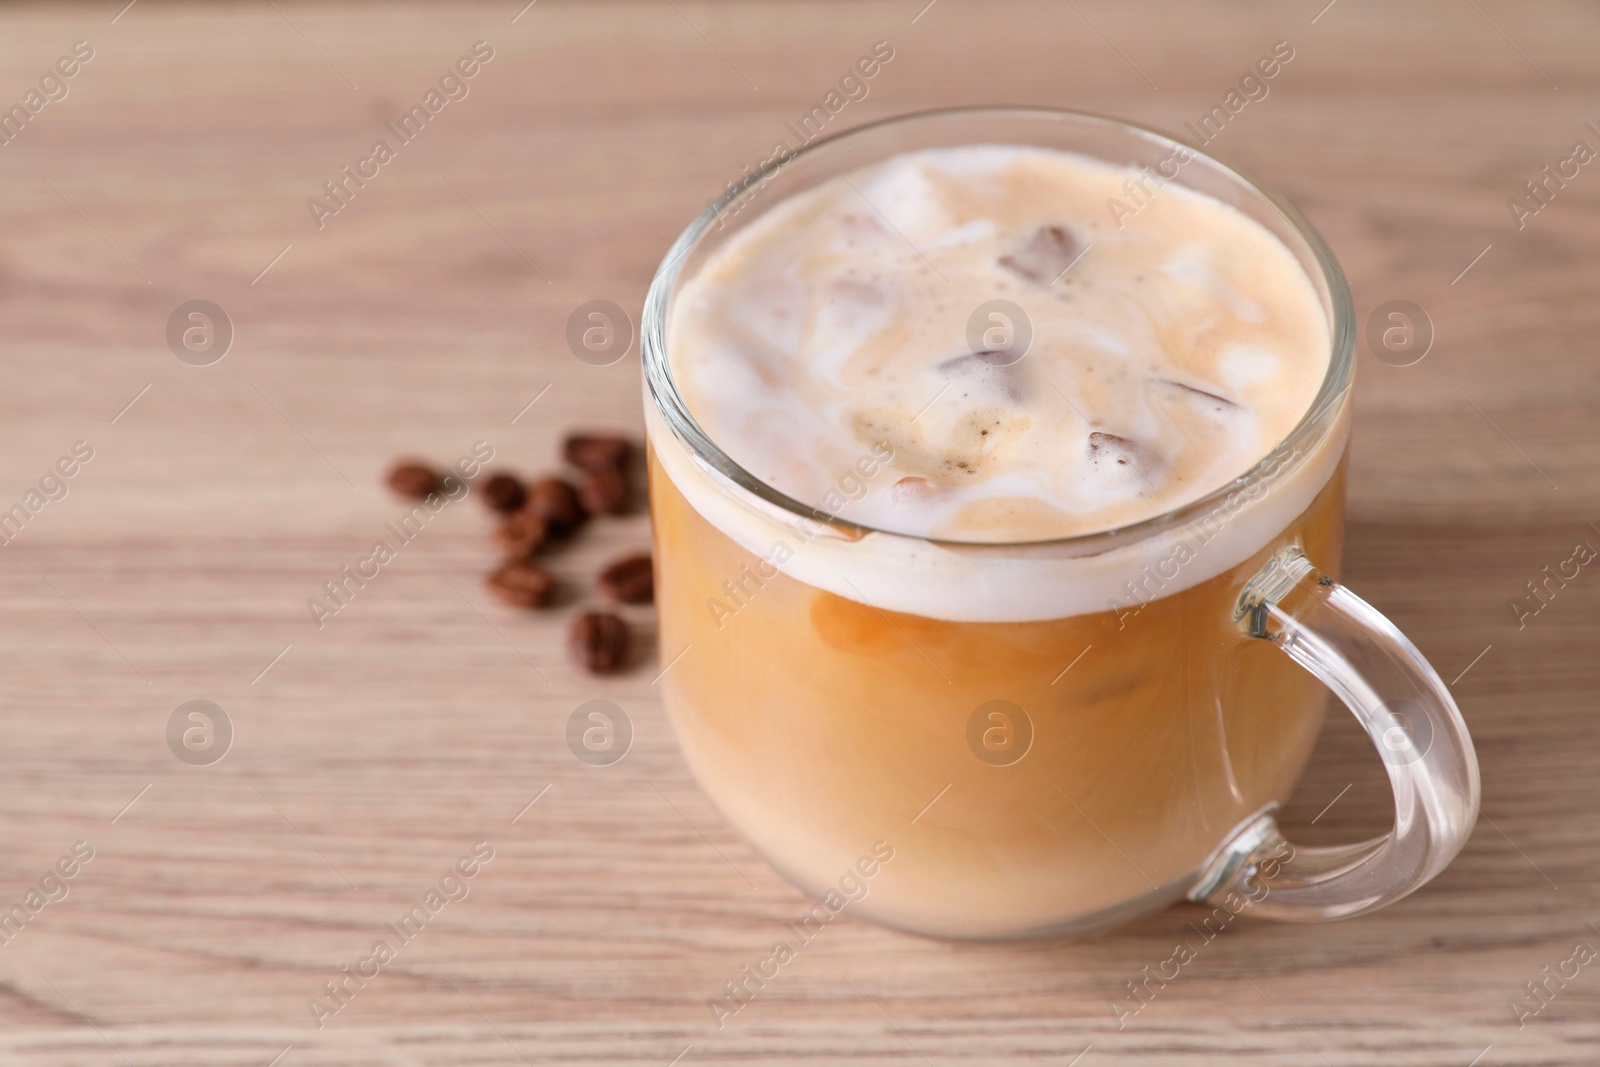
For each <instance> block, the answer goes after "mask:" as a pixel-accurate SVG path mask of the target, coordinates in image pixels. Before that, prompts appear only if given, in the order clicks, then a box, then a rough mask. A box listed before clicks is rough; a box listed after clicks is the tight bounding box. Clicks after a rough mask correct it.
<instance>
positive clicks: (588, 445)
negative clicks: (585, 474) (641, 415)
mask: <svg viewBox="0 0 1600 1067" xmlns="http://www.w3.org/2000/svg"><path fill="white" fill-rule="evenodd" d="M561 450H562V454H563V455H565V456H566V458H567V462H568V463H570V464H572V465H573V466H574V467H577V468H578V469H579V470H585V471H602V470H619V469H621V468H623V467H626V466H627V465H628V457H629V456H630V455H632V454H633V445H632V443H631V442H629V441H628V439H627V438H625V437H614V436H611V435H609V434H573V435H572V436H571V437H568V438H567V440H566V442H565V443H564V444H563V445H562V449H561Z"/></svg>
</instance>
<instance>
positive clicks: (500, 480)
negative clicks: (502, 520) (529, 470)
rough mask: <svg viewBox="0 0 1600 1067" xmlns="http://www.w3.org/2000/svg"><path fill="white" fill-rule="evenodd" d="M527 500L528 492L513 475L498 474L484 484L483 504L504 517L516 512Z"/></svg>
mask: <svg viewBox="0 0 1600 1067" xmlns="http://www.w3.org/2000/svg"><path fill="white" fill-rule="evenodd" d="M527 499H528V493H527V490H525V489H523V488H522V482H521V481H520V480H519V479H517V478H516V477H515V476H513V475H510V474H496V475H494V476H493V477H491V478H490V479H489V480H488V481H487V482H485V483H484V484H483V502H484V503H485V504H488V505H489V506H490V507H491V508H493V509H494V510H496V511H498V512H500V514H502V515H507V514H510V513H511V512H513V511H516V510H517V509H518V508H520V507H521V506H522V504H523V502H524V501H526V500H527Z"/></svg>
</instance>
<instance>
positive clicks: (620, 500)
mask: <svg viewBox="0 0 1600 1067" xmlns="http://www.w3.org/2000/svg"><path fill="white" fill-rule="evenodd" d="M578 499H579V500H580V501H581V502H582V503H583V508H584V510H585V511H587V512H588V513H589V514H591V515H621V514H622V513H623V512H624V511H627V510H628V477H627V475H625V474H623V473H622V470H621V469H620V468H617V469H612V470H598V471H590V472H589V473H588V474H586V475H584V478H583V485H582V487H581V488H579V490H578Z"/></svg>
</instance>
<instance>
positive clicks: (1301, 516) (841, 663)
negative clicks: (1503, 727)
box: [641, 109, 1479, 938]
mask: <svg viewBox="0 0 1600 1067" xmlns="http://www.w3.org/2000/svg"><path fill="white" fill-rule="evenodd" d="M971 144H1014V145H1030V146H1041V147H1047V148H1054V149H1062V150H1065V151H1069V152H1075V153H1078V154H1080V155H1085V156H1089V157H1092V158H1095V159H1100V160H1104V161H1107V162H1110V163H1113V164H1119V165H1123V166H1131V167H1141V166H1143V167H1148V168H1150V170H1151V172H1152V173H1154V174H1159V175H1160V176H1161V178H1162V180H1163V181H1174V182H1178V183H1180V184H1182V185H1184V186H1187V187H1189V188H1191V189H1194V190H1197V191H1199V192H1201V193H1204V194H1206V195H1209V196H1211V197H1213V198H1215V199H1217V200H1220V201H1222V202H1223V203H1225V204H1229V205H1231V206H1233V207H1235V208H1236V209H1238V210H1239V211H1241V212H1243V213H1244V214H1246V215H1248V216H1249V217H1250V218H1252V219H1254V220H1255V221H1257V222H1258V223H1260V224H1261V225H1262V226H1265V227H1266V228H1267V229H1268V230H1269V231H1271V232H1272V233H1273V234H1275V235H1276V236H1277V237H1278V238H1279V239H1280V240H1281V241H1282V242H1283V243H1284V245H1285V246H1286V247H1288V248H1289V250H1290V251H1291V252H1292V253H1293V254H1294V256H1295V257H1296V258H1297V259H1298V261H1299V263H1300V264H1301V266H1302V267H1303V269H1304V270H1305V272H1306V275H1307V276H1308V278H1309V279H1310V280H1311V282H1312V285H1313V287H1314V288H1315V290H1316V292H1317V293H1318V295H1319V296H1320V298H1321V301H1322V304H1323V308H1324V311H1325V313H1326V315H1327V321H1328V326H1329V335H1330V337H1331V338H1332V351H1331V353H1330V359H1329V362H1328V371H1327V376H1326V378H1325V380H1324V381H1323V382H1322V386H1321V389H1320V391H1319V392H1318V393H1317V395H1316V398H1315V400H1314V401H1313V402H1312V404H1311V406H1310V408H1309V409H1308V410H1306V411H1305V412H1304V415H1303V417H1302V418H1301V419H1300V421H1299V423H1298V425H1297V426H1296V427H1295V428H1294V430H1293V432H1291V433H1290V434H1289V436H1288V437H1287V438H1285V439H1284V441H1283V442H1281V443H1280V444H1279V445H1278V446H1277V447H1276V448H1275V449H1273V450H1272V452H1271V453H1269V454H1268V455H1266V456H1264V457H1262V458H1261V461H1260V462H1259V463H1258V464H1257V465H1256V466H1255V467H1253V468H1252V469H1251V470H1249V471H1248V472H1246V473H1245V474H1243V475H1241V476H1240V477H1238V478H1236V479H1235V480H1234V481H1232V482H1230V483H1229V484H1227V485H1225V486H1223V487H1222V488H1220V489H1218V490H1217V491H1215V492H1213V493H1211V494H1209V495H1207V496H1205V497H1203V498H1202V499H1199V500H1196V501H1194V502H1192V503H1190V504H1186V505H1184V506H1182V507H1179V508H1176V509H1174V510H1172V511H1169V512H1168V513H1166V514H1163V515H1159V516H1156V517H1154V518H1150V519H1147V520H1145V521H1142V522H1138V523H1135V524H1132V525H1129V526H1126V527H1123V528H1121V529H1116V530H1108V531H1105V532H1102V533H1095V534H1090V535H1085V536H1077V537H1069V538H1064V539H1060V540H1054V541H1048V542H1032V543H1024V544H977V543H957V542H950V541H939V540H933V539H926V538H917V537H909V536H905V535H902V534H896V533H892V532H887V531H883V530H876V529H871V528H867V527H863V526H861V525H858V524H855V523H852V522H849V521H846V520H843V519H841V518H839V517H838V516H837V515H836V514H834V513H833V511H836V510H837V508H836V507H835V508H833V509H832V510H830V508H829V506H828V504H829V502H828V501H827V500H824V501H821V502H816V503H807V502H803V501H799V500H794V499H791V498H789V497H787V496H785V495H784V494H783V493H781V492H779V491H778V490H777V489H775V488H774V487H773V486H771V485H770V484H767V483H765V482H763V481H762V480H761V479H759V478H757V477H755V476H753V475H752V474H751V473H750V472H748V471H746V470H745V469H743V468H742V467H740V466H739V464H737V463H735V462H734V461H733V460H732V459H730V458H729V457H728V455H727V454H725V453H724V452H723V451H722V449H721V448H719V447H718V444H717V442H715V441H713V440H712V439H711V438H710V437H709V436H708V435H707V434H706V433H705V431H704V430H703V429H702V428H701V427H700V425H699V424H698V423H697V422H696V420H695V417H694V414H693V413H692V412H691V411H689V410H688V409H687V407H686V406H685V404H684V401H683V399H682V396H681V395H680V392H679V388H678V384H677V383H676V382H675V381H674V378H673V371H672V361H671V359H670V358H669V353H670V351H671V346H672V344H673V338H672V335H671V331H670V323H671V312H672V303H673V299H674V295H675V294H676V292H677V291H678V288H679V286H680V285H681V284H682V282H684V281H685V280H687V279H688V278H690V277H693V275H694V273H695V271H696V270H697V269H698V268H699V267H700V266H701V265H702V264H703V263H704V262H705V261H706V257H707V256H708V254H710V253H711V252H713V251H714V250H715V249H717V248H718V247H719V246H720V245H721V244H722V243H723V242H724V241H726V240H727V239H728V238H729V237H730V236H731V235H732V234H734V233H736V232H738V231H739V230H740V229H741V228H742V227H744V226H746V225H748V224H749V223H750V222H751V221H752V220H753V219H755V218H757V217H759V216H760V215H761V213H762V212H763V211H765V210H767V209H769V208H771V207H772V206H773V205H774V204H776V203H778V202H780V201H781V200H782V199H784V198H785V197H787V196H789V195H792V194H794V193H797V192H800V191H801V190H804V189H807V188H810V187H812V186H814V185H816V184H818V183H819V182H822V181H825V180H827V179H829V178H832V177H834V176H836V175H839V174H843V173H847V172H850V171H852V170H855V169H857V168H860V167H863V166H867V165H870V164H873V163H876V162H878V161H881V160H883V159H885V158H887V157H889V156H891V155H895V154H897V153H901V152H907V151H914V150H918V149H925V148H937V147H955V146H961V145H971ZM641 338H642V341H641V345H642V352H643V357H644V366H645V379H646V389H647V396H646V402H645V408H646V419H647V424H648V438H649V446H650V501H651V512H652V516H653V519H654V537H655V550H656V556H655V558H656V568H657V578H656V599H657V604H658V611H659V617H660V650H661V661H662V663H664V664H667V665H668V666H667V668H666V670H665V672H664V674H663V676H662V679H661V682H660V684H661V687H662V690H663V697H664V700H665V703H666V707H667V711H668V714H669V716H670V718H671V720H672V724H673V729H674V732H675V734H676V736H677V740H678V744H679V746H680V748H681V749H682V752H683V755H684V758H685V760H686V761H687V762H688V765H689V767H690V769H691V770H692V772H693V773H694V775H695V777H696V779H697V780H698V781H699V783H700V785H701V787H702V788H703V789H704V790H705V791H706V792H707V793H708V794H709V795H710V796H711V798H712V799H713V800H714V801H715V802H716V804H717V805H718V806H719V807H720V808H721V810H722V812H723V814H724V815H725V816H726V817H727V818H728V820H729V821H730V822H732V823H733V824H734V825H735V826H737V827H738V828H739V829H740V831H742V832H743V834H744V835H745V836H746V837H747V838H748V839H749V841H750V842H751V844H752V845H753V846H754V847H755V848H757V849H758V850H759V851H761V852H762V853H763V854H764V855H765V856H766V857H767V858H768V859H769V861H770V862H771V863H772V865H773V866H774V867H775V868H776V869H777V870H778V871H780V872H781V873H782V874H783V875H784V876H785V877H787V878H788V879H789V880H790V881H792V882H793V883H794V884H795V885H797V886H799V887H800V888H801V889H803V890H806V891H807V892H809V893H811V894H812V895H814V896H816V897H818V898H819V901H820V902H819V903H818V904H817V905H816V906H815V907H814V908H813V909H812V913H813V916H814V918H815V921H816V922H817V923H819V924H820V923H821V922H824V921H826V920H827V918H829V917H831V915H833V914H837V913H838V912H841V911H843V910H846V909H848V910H850V911H851V913H853V914H859V915H861V916H863V917H866V918H869V919H872V920H875V921H877V922H881V923H884V924H887V925H890V926H895V927H899V928H901V929H905V930H911V931H916V932H919V933H924V934H930V935H936V936H941V937H953V938H1006V937H1027V936H1037V935H1047V934H1057V933H1064V932H1082V931H1090V930H1095V929H1100V928H1104V927H1107V926H1111V925H1115V924H1119V923H1123V922H1127V921H1129V920H1131V919H1133V918H1135V917H1137V916H1140V915H1143V914H1146V913H1148V912H1151V911H1155V910H1157V909H1160V908H1162V907H1165V906H1167V905H1168V904H1170V903H1171V902H1173V901H1177V900H1182V899H1185V898H1187V899H1190V900H1196V901H1206V902H1209V903H1213V904H1215V905H1216V908H1217V910H1218V911H1219V912H1220V911H1222V910H1223V909H1225V910H1226V912H1227V914H1228V915H1229V916H1231V915H1236V914H1239V913H1241V912H1244V911H1248V912H1249V913H1250V914H1253V915H1258V916H1263V917H1267V918H1274V919H1291V920H1301V921H1323V920H1330V919H1337V918H1344V917H1348V916H1352V915H1359V914H1361V913H1363V912H1367V911H1371V910H1373V909H1375V908H1379V907H1382V906H1384V905H1386V904H1389V903H1391V902H1393V901H1395V900H1398V899H1399V898H1400V897H1403V896H1405V895H1406V894H1408V893H1410V892H1411V891H1413V890H1415V889H1416V888H1418V887H1419V886H1421V885H1422V884H1423V883H1425V882H1427V881H1428V880H1429V879H1430V878H1432V877H1433V876H1434V875H1436V874H1438V873H1439V871H1440V870H1442V869H1443V868H1444V867H1445V865H1446V864H1448V863H1449V862H1450V860H1451V859H1452V858H1453V857H1454V856H1455V854H1456V853H1457V852H1458V851H1459V850H1460V849H1461V846H1462V845H1463V844H1464V843H1465V841H1466V839H1467V836H1468V834H1469V833H1470V831H1471V829H1472V825H1473V822H1474V819H1475V816H1476V813H1477V805H1478V793H1479V785H1478V767H1477V761H1476V757H1475V755H1474V753H1473V748H1472V742H1471V740H1470V738H1469V737H1468V736H1467V731H1466V727H1465V725H1464V724H1463V723H1462V720H1461V716H1460V713H1459V712H1458V710H1457V709H1456V706H1455V703H1454V701H1453V700H1452V699H1451V696H1450V694H1449V692H1448V691H1447V690H1446V688H1445V686H1444V684H1443V683H1442V682H1441V681H1440V679H1439V676H1438V675H1437V673H1435V671H1434V670H1433V668H1432V667H1431V666H1430V665H1429V664H1428V662H1427V661H1426V660H1425V659H1423V657H1422V655H1421V654H1420V653H1419V652H1418V651H1417V649H1416V647H1415V646H1413V645H1412V644H1411V642H1410V641H1408V640H1407V639H1406V638H1405V636H1404V635H1403V634H1401V633H1400V632H1399V631H1398V630H1397V629H1396V628H1395V627H1394V625H1393V624H1391V623H1390V622H1389V621H1388V620H1387V619H1386V618H1384V617H1383V616H1382V615H1380V614H1379V613H1378V612H1377V611H1376V610H1374V609H1373V608H1372V607H1371V606H1369V605H1368V604H1367V603H1366V602H1365V601H1363V600H1361V599H1360V598H1359V597H1357V596H1356V595H1355V594H1353V593H1351V592H1350V591H1349V590H1347V589H1345V588H1344V587H1343V586H1341V585H1340V584H1338V582H1337V581H1336V580H1335V579H1336V577H1337V575H1338V571H1339V557H1340V549H1341V542H1342V537H1343V528H1344V487H1345V467H1346V464H1345V451H1346V445H1347V442H1348V439H1349V427H1350V396H1351V376H1352V372H1353V369H1354V361H1353V354H1352V353H1353V346H1354V340H1355V326H1354V323H1353V322H1352V310H1351V306H1350V293H1349V289H1348V287H1347V285H1346V283H1345V279H1344V277H1343V275H1342V274H1341V273H1340V271H1339V269H1338V267H1337V266H1336V265H1335V263H1334V261H1333V256H1332V254H1331V253H1330V252H1329V251H1328V249H1327V248H1326V246H1325V245H1324V244H1323V242H1322V240H1321V238H1319V237H1318V236H1317V234H1316V233H1315V232H1313V231H1312V229H1311V227H1310V226H1309V224H1307V222H1306V221H1305V220H1304V219H1303V218H1302V217H1301V216H1300V214H1299V213H1298V212H1297V211H1296V210H1295V209H1294V208H1293V207H1291V206H1289V205H1288V204H1287V203H1285V202H1284V201H1282V200H1280V199H1279V198H1278V197H1276V196H1274V195H1273V194H1272V193H1270V192H1267V191H1266V190H1264V189H1262V188H1261V187H1260V186H1259V185H1257V184H1255V183H1254V182H1252V181H1250V180H1249V179H1247V178H1245V177H1244V176H1242V175H1240V174H1239V173H1238V172H1237V171H1235V170H1233V169H1232V168H1230V167H1227V166H1224V165H1223V164H1221V163H1219V162H1217V161H1216V160H1213V159H1211V158H1209V157H1208V156H1205V155H1203V154H1201V153H1199V152H1196V151H1195V150H1193V149H1191V148H1189V147H1187V146H1185V145H1183V144H1181V143H1179V142H1176V141H1173V140H1171V139H1170V138H1168V137H1165V136H1163V135H1161V134H1158V133H1154V132H1152V131H1149V130H1144V129H1140V128H1138V127H1134V126H1130V125H1127V124H1125V123H1122V122H1117V121H1113V120H1111V119H1107V118H1102V117H1098V116H1094V115H1085V114H1076V113H1070V112H1061V111H1046V110H1032V109H962V110H953V111H941V112H932V113H925V114H918V115H911V116H906V117H902V118H896V119H891V120H888V121H885V122H879V123H876V124H873V125H869V126H865V127H861V128H858V129H855V130H852V131H850V132H847V133H844V134H841V135H838V136H835V137H831V138H827V139H824V140H818V141H816V142H814V143H812V144H810V145H808V146H806V147H805V148H803V149H802V150H800V151H798V152H789V151H788V150H787V149H783V150H781V151H780V152H778V153H777V154H776V155H775V156H774V157H773V159H772V160H770V161H769V163H768V165H767V166H766V167H765V168H764V169H763V170H761V171H760V172H759V173H756V174H754V175H751V176H750V177H749V178H747V179H746V180H745V181H743V182H741V183H739V184H737V185H735V186H734V187H732V188H731V189H730V190H729V191H728V193H727V194H726V195H724V196H723V197H722V198H720V199H719V200H718V201H716V202H714V203H713V204H711V205H710V206H708V208H707V209H706V210H705V211H704V212H703V213H702V214H701V215H700V216H699V217H698V218H696V219H695V220H694V222H693V223H692V224H691V225H690V226H689V228H688V229H687V230H685V231H684V233H683V234H682V235H681V236H680V237H679V238H678V240H677V242H676V243H675V244H674V245H673V246H672V248H671V250H670V251H669V252H668V253H667V256H666V258H665V260H664V261H663V262H662V264H661V267H660V270H659V271H658V272H657V274H656V276H655V279H654V281H653V282H652V284H651V287H650V291H649V295H648V297H647V299H646V302H645V309H644V319H643V328H642V333H641ZM883 458H884V457H883V456H882V455H881V454H878V455H875V454H874V453H873V452H871V451H865V452H864V453H863V456H862V458H861V459H860V460H859V461H858V463H857V464H856V467H855V468H854V469H852V470H849V471H843V472H841V477H840V483H839V487H838V488H839V493H840V494H841V498H848V497H850V496H851V495H853V494H854V493H856V492H857V491H861V492H866V491H871V487H872V479H873V477H874V476H875V475H876V474H877V473H878V472H879V471H880V470H881V469H882V466H883V464H882V460H883ZM1019 583H1021V585H1022V586H1023V587H1025V588H1026V589H1027V590H1028V595H1027V598H1026V602H1025V603H1023V604H1019V603H1017V602H1011V601H1008V602H1007V603H1006V604H1004V605H999V604H996V603H995V600H994V594H993V593H992V592H990V590H992V589H993V588H995V587H997V586H1000V585H1004V586H1005V587H1006V588H1007V589H1016V588H1018V586H1019ZM912 594H915V595H914V596H913V595H912ZM929 604H934V605H936V606H937V610H936V611H934V612H932V613H930V611H929ZM913 606H914V607H915V609H916V610H911V609H912V607H913ZM1002 608H1003V610H1001V609H1002ZM919 612H920V613H919ZM1002 616H1003V618H1002ZM1019 619H1021V620H1022V621H1018V620H1019ZM1324 687H1326V688H1327V689H1331V690H1332V691H1333V692H1334V693H1335V694H1336V695H1337V696H1338V697H1339V698H1340V699H1341V700H1342V701H1343V702H1344V703H1345V705H1346V706H1347V707H1348V708H1349V709H1350V711H1351V712H1352V713H1353V714H1354V715H1355V716H1356V718H1357V720H1358V721H1359V722H1360V723H1361V725H1362V727H1363V728H1364V729H1365V730H1366V731H1367V733H1368V735H1369V736H1370V737H1371V738H1372V741H1373V743H1374V745H1375V746H1376V748H1377V752H1378V755H1379V756H1380V757H1381V758H1382V759H1383V761H1384V763H1385V765H1386V769H1387V771H1388V775H1389V781H1390V784H1391V786H1392V788H1393V792H1394V802H1395V826H1394V829H1393V830H1392V831H1390V832H1389V833H1388V834H1386V835H1384V836H1382V837H1378V838H1375V839H1373V840H1370V841H1365V842H1361V843H1359V844H1354V845H1349V846H1345V847H1338V848H1310V847H1304V846H1298V847H1297V846H1295V845H1292V844H1291V843H1290V842H1289V841H1287V840H1286V839H1285V838H1284V836H1283V834H1282V833H1281V832H1280V831H1279V829H1278V826H1277V823H1276V822H1275V820H1274V812H1275V811H1276V810H1277V808H1278V807H1279V805H1281V804H1282V803H1283V802H1284V801H1286V800H1287V799H1288V797H1289V795H1290V793H1291V792H1292V791H1293V789H1294V786H1295V782H1296V780H1297V779H1298V777H1299V775H1300V772H1301V770H1302V768H1303V767H1304V765H1305V762H1306V760H1307V758H1308V757H1309V755H1310V752H1311V749H1312V746H1313V744H1314V742H1315V740H1316V736H1317V732H1318V729H1319V728H1320V725H1321V722H1322V713H1323V707H1324V704H1325V697H1326V693H1325V691H1324ZM808 921H809V920H808Z"/></svg>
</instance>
